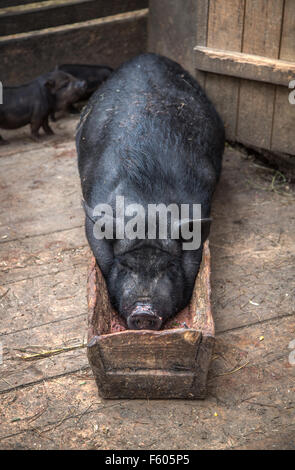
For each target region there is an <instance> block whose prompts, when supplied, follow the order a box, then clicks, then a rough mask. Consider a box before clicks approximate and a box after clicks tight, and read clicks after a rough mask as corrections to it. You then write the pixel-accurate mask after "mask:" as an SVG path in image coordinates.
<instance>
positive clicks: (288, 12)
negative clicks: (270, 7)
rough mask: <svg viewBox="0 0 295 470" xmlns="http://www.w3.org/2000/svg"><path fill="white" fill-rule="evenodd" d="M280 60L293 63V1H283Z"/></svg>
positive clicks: (294, 14)
mask: <svg viewBox="0 0 295 470" xmlns="http://www.w3.org/2000/svg"><path fill="white" fill-rule="evenodd" d="M280 59H282V60H290V61H292V62H294V61H295V8H294V1H293V0H285V10H284V18H283V25H282V39H281V50H280Z"/></svg>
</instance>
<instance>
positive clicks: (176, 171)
mask: <svg viewBox="0 0 295 470" xmlns="http://www.w3.org/2000/svg"><path fill="white" fill-rule="evenodd" d="M77 147H78V153H79V171H80V175H81V180H82V189H83V194H84V197H85V198H86V199H87V200H88V201H89V202H90V203H92V204H93V203H96V204H97V203H98V202H106V194H108V193H109V194H110V195H112V194H114V193H116V194H118V193H121V194H122V193H124V191H125V190H126V188H127V187H128V194H129V195H130V193H132V191H134V194H136V196H134V197H133V199H136V198H137V199H138V198H142V199H144V200H145V201H147V199H148V202H160V201H161V202H166V203H169V201H171V202H175V201H177V202H179V203H183V202H193V201H192V198H193V197H194V196H193V195H196V194H200V195H199V196H198V197H197V199H199V200H197V201H195V202H199V203H203V204H204V203H206V201H207V200H208V198H209V199H210V197H211V195H212V192H213V190H214V187H215V184H216V181H217V179H218V177H219V173H220V168H221V158H222V152H223V147H224V128H223V124H222V122H221V120H220V118H219V116H218V114H217V112H216V110H215V109H214V107H213V105H212V104H211V103H210V101H209V100H208V98H207V97H206V95H205V93H204V92H203V90H202V89H201V87H200V86H199V84H198V83H197V82H196V80H194V79H193V78H192V77H191V76H190V75H189V74H188V73H187V72H186V71H185V70H184V69H183V68H182V67H181V66H180V65H179V64H177V63H175V62H173V61H171V60H169V59H167V58H164V57H161V56H158V55H155V54H143V55H140V56H138V57H136V58H134V59H132V60H131V61H129V62H127V63H125V64H123V65H122V66H121V67H119V69H117V70H116V71H115V72H113V74H112V76H111V77H110V78H109V79H108V80H107V82H105V83H104V84H103V85H102V86H101V87H100V89H99V90H98V91H97V92H96V93H95V94H94V95H93V97H92V99H91V100H90V102H89V104H88V106H87V107H86V109H85V110H84V112H83V114H82V116H81V121H80V124H79V127H78V131H77ZM102 182H103V188H102V185H101V183H102ZM111 199H112V197H111ZM131 199H132V197H131ZM172 199H173V201H172Z"/></svg>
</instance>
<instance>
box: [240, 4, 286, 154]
mask: <svg viewBox="0 0 295 470" xmlns="http://www.w3.org/2000/svg"><path fill="white" fill-rule="evenodd" d="M282 15H283V0H278V1H267V0H258V1H256V2H246V9H245V23H244V39H243V47H242V52H244V53H247V54H256V55H258V56H264V57H270V58H274V59H278V57H279V48H280V35H281V24H282ZM274 99H275V87H274V86H273V85H268V84H262V83H253V82H248V81H246V80H245V81H243V82H241V88H240V100H239V113H238V123H237V139H238V140H239V141H240V142H242V143H245V144H252V145H255V146H257V147H260V148H265V149H268V150H269V149H270V147H271V135H272V124H273V113H274Z"/></svg>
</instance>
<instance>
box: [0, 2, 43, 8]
mask: <svg viewBox="0 0 295 470" xmlns="http://www.w3.org/2000/svg"><path fill="white" fill-rule="evenodd" d="M46 1H47V0H38V3H40V2H46ZM28 3H36V0H1V8H6V7H12V6H16V5H26V4H28Z"/></svg>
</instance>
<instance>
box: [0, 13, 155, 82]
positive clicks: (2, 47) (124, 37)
mask: <svg viewBox="0 0 295 470" xmlns="http://www.w3.org/2000/svg"><path fill="white" fill-rule="evenodd" d="M147 12H148V10H147V9H144V10H138V11H136V12H130V13H122V14H120V15H115V16H110V17H106V18H99V19H95V20H90V21H85V22H81V23H77V24H73V25H66V26H57V27H55V28H50V29H48V30H40V31H35V32H33V33H22V34H18V35H12V36H5V37H2V38H0V55H1V58H2V60H1V63H0V77H1V79H2V82H3V84H4V85H17V84H20V83H23V82H25V81H28V80H31V79H33V78H34V77H36V76H37V75H39V74H41V73H44V72H47V71H49V70H51V69H53V68H54V67H55V66H56V64H61V63H65V62H67V63H69V62H74V63H93V64H95V63H99V64H106V65H110V66H112V67H117V66H119V65H120V64H121V63H122V62H124V61H125V60H127V59H129V58H131V57H133V56H134V55H136V54H139V53H141V52H145V51H146V41H147ZM61 44H62V45H63V46H62V47H60V45H61Z"/></svg>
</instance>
